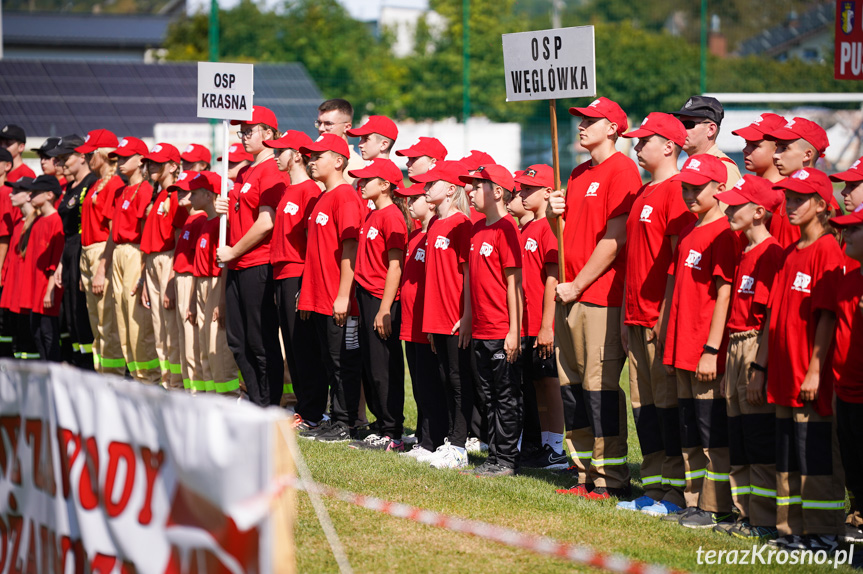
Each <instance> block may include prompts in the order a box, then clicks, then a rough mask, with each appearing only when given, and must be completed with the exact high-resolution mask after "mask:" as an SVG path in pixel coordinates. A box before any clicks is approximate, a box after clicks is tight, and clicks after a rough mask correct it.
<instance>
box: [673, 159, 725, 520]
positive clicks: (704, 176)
mask: <svg viewBox="0 0 863 574" xmlns="http://www.w3.org/2000/svg"><path fill="white" fill-rule="evenodd" d="M727 177H728V172H727V171H726V168H725V166H724V164H723V162H722V160H720V159H719V158H717V157H716V156H713V155H709V154H699V155H694V156H692V157H690V158H689V159H687V160H686V163H685V164H684V165H683V169H682V170H681V172H680V173H679V174H677V175H675V176H674V177H673V178H672V180H673V181H679V182H680V183H681V187H682V191H683V200H684V202H686V204H687V207H688V208H689V211H691V212H692V213H694V214H696V216H697V220H696V221H695V222H694V223H692V224H690V225H689V226H688V227H686V229H684V230H683V231H682V232H681V234H680V241H679V242H678V244H677V253H676V255H675V258H674V260H673V261H672V265H671V268H670V269H669V274H670V275H674V293H673V296H672V300H671V305H670V306H667V311H666V312H667V313H668V314H669V318H668V322H667V325H668V334H667V337H666V343H665V353H664V356H663V362H664V363H665V364H666V365H669V366H671V367H674V370H675V374H676V375H677V400H678V405H679V408H680V421H681V427H680V435H681V440H680V443H681V447H682V450H683V462H684V468H685V469H686V489H685V490H684V493H683V495H684V498H685V500H686V505H687V508H686V509H684V510H681V511H678V512H677V513H670V514H668V515H667V516H665V517H663V519H664V520H666V519H667V520H676V521H678V522H679V524H680V525H681V526H686V527H687V528H712V527H713V526H715V525H716V524H717V523H720V522H731V508H732V500H731V488H730V487H729V485H728V480H729V476H728V475H729V473H730V471H731V463H730V461H729V453H728V417H727V414H726V408H725V400H724V399H723V398H722V396H721V394H720V385H721V380H722V374H723V372H724V371H725V348H726V345H727V340H726V337H725V324H726V319H727V317H728V304H729V301H730V300H731V281H732V280H733V279H734V268H735V265H736V264H737V259H738V257H739V253H740V248H741V245H740V240H739V239H738V238H737V236H736V234H735V233H734V232H733V231H731V229H730V228H729V225H728V218H727V217H725V214H724V213H723V212H722V208H721V206H720V204H719V202H718V201H717V200H716V197H715V196H716V194H717V193H719V192H721V191H723V190H724V189H725V181H726V179H727Z"/></svg>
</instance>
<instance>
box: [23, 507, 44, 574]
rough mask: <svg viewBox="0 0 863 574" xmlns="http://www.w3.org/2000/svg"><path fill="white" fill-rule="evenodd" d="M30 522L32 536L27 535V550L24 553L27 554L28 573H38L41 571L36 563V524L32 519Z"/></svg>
mask: <svg viewBox="0 0 863 574" xmlns="http://www.w3.org/2000/svg"><path fill="white" fill-rule="evenodd" d="M29 522H30V536H28V537H27V551H26V552H25V553H24V554H25V555H26V556H27V574H38V572H41V571H40V570H39V569H38V566H39V565H38V564H37V563H36V525H35V524H34V523H33V521H32V520H30V521H29Z"/></svg>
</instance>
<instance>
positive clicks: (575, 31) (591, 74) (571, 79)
mask: <svg viewBox="0 0 863 574" xmlns="http://www.w3.org/2000/svg"><path fill="white" fill-rule="evenodd" d="M501 40H502V42H503V67H504V73H505V75H506V101H508V102H518V101H524V100H554V99H558V100H559V99H563V98H583V97H593V96H595V95H596V54H595V48H594V38H593V26H578V27H575V28H555V29H552V30H537V31H534V32H519V33H517V34H504V35H503V36H502V38H501Z"/></svg>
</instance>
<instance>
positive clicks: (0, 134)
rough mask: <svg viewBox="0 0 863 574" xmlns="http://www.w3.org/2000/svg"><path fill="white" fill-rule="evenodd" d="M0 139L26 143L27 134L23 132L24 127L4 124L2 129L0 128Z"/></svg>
mask: <svg viewBox="0 0 863 574" xmlns="http://www.w3.org/2000/svg"><path fill="white" fill-rule="evenodd" d="M0 139H3V140H13V141H16V142H21V143H27V134H25V133H24V128H22V127H21V126H16V125H15V124H6V125H5V126H3V129H0Z"/></svg>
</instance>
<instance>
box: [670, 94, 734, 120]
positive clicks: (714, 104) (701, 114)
mask: <svg viewBox="0 0 863 574" xmlns="http://www.w3.org/2000/svg"><path fill="white" fill-rule="evenodd" d="M671 113H672V114H673V115H675V116H688V117H691V118H707V119H708V120H712V121H713V122H715V123H716V125H721V124H722V118H724V117H725V110H724V109H723V108H722V104H720V103H719V100H717V99H716V98H711V97H710V96H692V97H691V98H689V99H688V100H686V103H685V104H683V107H682V108H680V111H677V112H671Z"/></svg>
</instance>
